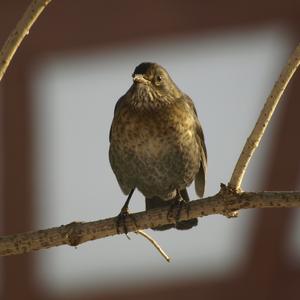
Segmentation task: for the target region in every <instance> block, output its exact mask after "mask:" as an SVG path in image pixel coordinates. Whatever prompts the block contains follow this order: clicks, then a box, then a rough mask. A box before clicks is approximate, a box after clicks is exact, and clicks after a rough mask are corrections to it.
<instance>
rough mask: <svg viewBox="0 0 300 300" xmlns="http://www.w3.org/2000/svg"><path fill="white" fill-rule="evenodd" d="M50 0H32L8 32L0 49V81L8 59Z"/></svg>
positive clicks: (11, 56)
mask: <svg viewBox="0 0 300 300" xmlns="http://www.w3.org/2000/svg"><path fill="white" fill-rule="evenodd" d="M50 2H51V0H34V1H32V2H31V4H30V5H29V6H28V8H27V9H26V11H25V13H24V15H23V16H22V18H21V19H20V21H19V22H18V24H17V26H16V28H15V29H14V30H13V31H12V32H11V33H10V35H9V37H8V39H7V40H6V42H5V44H4V46H3V48H2V49H1V51H0V81H1V79H2V78H3V76H4V74H5V72H6V69H7V68H8V66H9V64H10V61H11V60H12V58H13V56H14V54H15V52H16V51H17V49H18V47H19V46H20V44H21V42H22V41H23V39H24V37H25V36H26V35H27V34H29V30H30V28H31V26H32V25H33V23H34V22H35V21H36V19H37V18H38V17H39V15H40V14H41V13H42V11H43V10H44V8H45V7H46V6H47V5H48V4H49V3H50Z"/></svg>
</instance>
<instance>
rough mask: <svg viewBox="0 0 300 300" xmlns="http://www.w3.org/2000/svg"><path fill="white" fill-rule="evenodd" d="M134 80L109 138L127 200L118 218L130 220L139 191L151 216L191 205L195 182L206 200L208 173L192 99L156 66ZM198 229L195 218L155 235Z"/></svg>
mask: <svg viewBox="0 0 300 300" xmlns="http://www.w3.org/2000/svg"><path fill="white" fill-rule="evenodd" d="M132 78H133V83H132V85H131V86H130V88H129V89H128V91H127V92H126V93H125V94H124V95H123V96H122V97H121V98H120V99H119V100H118V101H117V103H116V105H115V109H114V116H113V121H112V124H111V128H110V133H109V141H110V146H109V161H110V164H111V168H112V170H113V172H114V174H115V176H116V178H117V181H118V184H119V186H120V188H121V190H122V191H123V193H124V194H125V195H127V196H128V197H127V200H126V202H125V204H124V206H123V207H122V209H121V212H120V215H119V216H124V215H128V205H129V201H130V199H131V196H132V194H133V192H134V190H135V189H137V190H139V191H140V192H141V193H142V194H143V195H144V196H145V201H146V210H149V209H153V208H163V207H166V206H170V207H171V206H172V205H174V203H178V202H179V203H184V204H187V203H188V202H189V200H190V199H189V195H188V192H187V187H188V186H189V185H190V184H191V183H192V182H193V181H194V182H195V190H196V194H197V195H198V196H199V197H200V198H201V197H203V194H204V188H205V176H206V170H207V151H206V146H205V139H204V134H203V130H202V127H201V124H200V121H199V119H198V116H197V112H196V108H195V106H194V103H193V101H192V99H191V98H190V97H189V96H188V95H187V94H185V93H183V92H182V91H181V90H180V89H179V88H178V87H177V85H176V84H175V83H174V81H173V80H172V78H171V77H170V75H169V74H168V72H167V71H166V69H165V68H163V67H162V66H160V65H159V64H157V63H152V62H143V63H141V64H139V65H138V66H137V67H136V68H135V69H134V72H133V74H132ZM124 224H125V223H124ZM197 224H198V220H197V218H193V219H190V220H184V221H177V220H175V222H174V223H171V224H167V225H163V224H161V225H158V226H156V227H152V229H153V230H160V231H163V230H167V229H171V228H176V229H179V230H186V229H190V228H192V227H194V226H196V225H197ZM117 226H119V224H118V225H117ZM126 230H127V229H126V228H125V230H124V231H126ZM125 233H126V232H125Z"/></svg>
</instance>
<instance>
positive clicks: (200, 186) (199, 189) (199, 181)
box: [184, 95, 207, 197]
mask: <svg viewBox="0 0 300 300" xmlns="http://www.w3.org/2000/svg"><path fill="white" fill-rule="evenodd" d="M184 99H185V101H186V103H187V104H188V105H189V106H190V108H191V109H192V111H193V112H194V114H195V121H196V133H197V142H198V146H199V150H200V162H201V165H200V168H199V171H198V173H197V174H196V177H195V189H196V193H197V195H198V196H199V197H202V196H203V194H204V187H205V174H206V169H207V151H206V146H205V139H204V134H203V130H202V127H201V124H200V121H199V119H198V116H197V111H196V108H195V105H194V103H193V101H192V99H191V98H190V97H189V96H188V95H185V96H184Z"/></svg>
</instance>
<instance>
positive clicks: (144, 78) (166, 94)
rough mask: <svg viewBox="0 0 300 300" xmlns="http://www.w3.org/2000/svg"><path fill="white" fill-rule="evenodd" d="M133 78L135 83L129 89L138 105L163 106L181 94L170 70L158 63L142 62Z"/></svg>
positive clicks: (135, 103) (145, 106)
mask: <svg viewBox="0 0 300 300" xmlns="http://www.w3.org/2000/svg"><path fill="white" fill-rule="evenodd" d="M132 78H133V85H132V86H131V88H130V90H129V91H130V93H131V97H132V101H133V103H134V105H135V106H137V107H144V108H147V107H149V108H155V107H161V106H162V105H164V104H168V103H172V102H173V101H175V100H176V99H177V98H178V97H180V96H181V91H180V90H179V89H178V87H177V86H176V84H175V83H174V82H173V80H172V79H171V77H170V75H169V74H168V72H167V71H166V70H165V69H164V68H163V67H161V66H160V65H158V64H156V63H149V62H146V63H141V64H140V65H138V66H137V67H136V68H135V70H134V72H133V74H132Z"/></svg>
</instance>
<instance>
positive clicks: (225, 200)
mask: <svg viewBox="0 0 300 300" xmlns="http://www.w3.org/2000/svg"><path fill="white" fill-rule="evenodd" d="M271 207H273V208H278V207H300V192H261V193H239V194H238V193H231V192H230V191H228V190H227V189H226V187H225V188H223V189H222V190H221V191H220V192H219V193H218V194H216V195H215V196H212V197H207V198H205V199H199V200H195V201H192V202H190V210H189V213H188V211H187V209H184V208H183V209H182V211H181V215H180V218H179V220H180V221H181V220H188V219H191V218H196V217H204V216H208V215H214V214H223V215H224V214H225V215H226V214H227V212H228V211H235V210H239V209H249V208H271ZM168 210H169V208H168V207H166V208H160V209H152V210H149V211H144V212H139V213H135V214H132V216H133V217H134V219H135V221H136V225H137V228H136V227H135V224H134V222H133V221H132V220H131V218H127V219H126V225H127V229H128V232H133V231H137V229H147V228H150V227H155V226H159V225H164V224H169V223H173V222H174V221H175V220H174V218H172V219H168V218H167V215H168ZM174 216H176V211H174ZM120 232H121V233H122V232H123V229H122V227H120ZM116 234H117V228H116V218H115V217H114V218H108V219H104V220H99V221H95V222H87V223H84V222H73V223H70V224H68V225H62V226H60V227H54V228H50V229H46V230H39V231H31V232H26V233H19V234H15V235H7V236H2V237H0V255H2V256H5V255H15V254H22V253H27V252H30V251H33V250H40V249H47V248H50V247H54V246H60V245H70V246H77V245H79V244H82V243H85V242H87V241H91V240H95V239H100V238H104V237H107V236H113V235H116Z"/></svg>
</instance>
